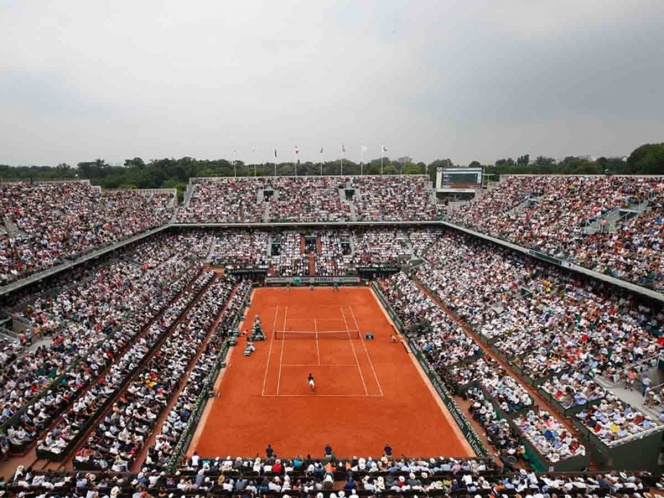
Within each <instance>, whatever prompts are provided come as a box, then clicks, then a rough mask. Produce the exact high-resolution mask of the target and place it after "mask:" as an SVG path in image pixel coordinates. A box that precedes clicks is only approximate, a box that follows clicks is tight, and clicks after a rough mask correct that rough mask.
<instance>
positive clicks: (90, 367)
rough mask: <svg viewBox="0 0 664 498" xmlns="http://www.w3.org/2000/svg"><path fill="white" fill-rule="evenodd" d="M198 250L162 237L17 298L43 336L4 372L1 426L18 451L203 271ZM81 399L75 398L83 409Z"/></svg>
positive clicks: (185, 240) (22, 313)
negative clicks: (193, 256)
mask: <svg viewBox="0 0 664 498" xmlns="http://www.w3.org/2000/svg"><path fill="white" fill-rule="evenodd" d="M197 249H198V243H197V242H196V241H193V240H192V239H191V238H190V237H187V236H181V235H169V236H159V237H156V238H154V239H152V240H150V241H147V242H141V243H139V244H138V245H136V246H135V247H133V248H131V249H130V250H128V251H126V252H124V254H123V256H122V257H121V258H119V259H113V260H111V261H107V262H104V263H100V264H98V265H94V266H92V267H90V268H87V269H83V270H80V271H79V273H78V274H77V278H75V279H74V280H73V281H72V280H68V279H67V278H65V277H61V278H60V279H59V280H58V284H59V287H56V288H57V289H58V291H57V292H56V293H55V294H54V293H53V292H51V291H50V289H49V290H48V291H47V292H42V291H37V293H35V294H28V295H26V296H23V298H22V299H21V300H19V302H18V303H17V304H16V306H15V308H14V310H13V315H14V317H15V319H16V320H19V321H21V322H23V323H25V326H26V327H29V329H30V330H32V331H33V332H34V334H35V337H37V338H39V339H38V340H39V342H38V343H37V344H35V346H34V347H32V348H29V349H26V350H25V351H23V352H22V353H21V354H20V355H19V356H18V357H17V358H15V359H14V360H13V361H11V362H9V363H6V364H4V365H3V369H2V370H1V371H0V407H1V408H0V412H1V413H2V418H1V419H0V424H2V425H0V432H1V431H3V430H6V432H7V434H9V435H13V437H11V436H10V442H11V447H10V449H11V451H12V452H13V453H22V452H23V451H24V450H25V448H26V447H27V446H28V445H29V444H30V443H31V442H32V441H34V440H35V439H36V438H37V437H38V436H39V435H41V434H43V433H44V431H45V430H46V428H48V427H49V426H50V425H51V424H52V422H53V421H54V420H55V418H57V417H58V416H59V415H60V414H61V413H63V412H64V410H65V409H66V408H68V407H69V406H70V405H71V404H72V403H73V402H74V401H75V400H77V398H78V397H79V396H80V394H81V393H82V392H83V391H84V390H85V389H86V388H87V387H88V386H89V385H90V384H91V383H93V382H94V381H95V380H96V379H99V378H100V376H101V375H102V373H103V372H104V370H105V368H106V367H107V366H108V365H109V364H110V363H112V362H113V361H114V360H115V359H117V358H119V357H121V356H122V354H123V353H124V352H125V351H127V350H128V349H129V348H130V347H131V346H132V344H133V343H134V342H135V340H136V338H137V335H138V334H139V332H140V331H141V329H142V328H143V327H145V326H146V325H147V324H148V323H149V322H150V321H151V320H153V319H154V318H156V317H157V316H158V315H159V314H160V313H162V311H164V310H167V309H168V307H169V305H172V304H171V301H172V300H173V299H174V298H175V297H176V296H177V295H178V294H179V293H180V292H181V291H182V290H183V289H185V288H186V287H187V285H189V283H190V282H191V281H193V280H194V279H195V278H196V276H197V275H199V274H200V271H201V265H200V263H199V262H197V261H196V260H195V259H191V258H190V255H191V254H192V251H196V250H197ZM141 258H145V259H144V261H145V263H144V264H140V263H138V262H136V261H140V260H141ZM69 279H71V276H69ZM84 402H85V400H84V399H83V400H81V399H79V400H78V401H77V403H79V405H78V406H79V407H80V408H81V409H83V404H84ZM92 402H95V403H96V401H94V400H92Z"/></svg>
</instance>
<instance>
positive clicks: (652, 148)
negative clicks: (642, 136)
mask: <svg viewBox="0 0 664 498" xmlns="http://www.w3.org/2000/svg"><path fill="white" fill-rule="evenodd" d="M627 165H628V166H629V168H630V170H631V171H633V172H634V173H641V174H646V175H662V174H664V143H659V144H645V145H642V146H640V147H637V148H636V149H634V151H632V153H631V154H630V155H629V157H628V158H627Z"/></svg>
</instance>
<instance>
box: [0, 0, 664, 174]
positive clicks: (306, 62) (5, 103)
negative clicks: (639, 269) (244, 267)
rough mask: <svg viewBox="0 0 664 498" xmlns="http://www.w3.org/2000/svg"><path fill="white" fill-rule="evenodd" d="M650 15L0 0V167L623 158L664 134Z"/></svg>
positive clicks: (576, 3)
mask: <svg viewBox="0 0 664 498" xmlns="http://www.w3.org/2000/svg"><path fill="white" fill-rule="evenodd" d="M663 26H664V1H663V0H619V1H616V0H555V1H554V0H551V1H538V0H519V1H515V0H500V1H496V0H463V1H461V0H459V1H451V0H450V1H447V0H408V1H407V0H352V1H351V0H339V1H335V2H332V1H325V0H315V1H312V0H266V1H262V2H258V1H254V0H237V1H230V0H228V1H222V0H214V1H195V0H193V1H187V2H185V1H181V0H180V1H150V0H141V1H136V0H133V1H124V0H113V1H112V2H109V1H108V0H106V1H98V0H80V1H68V0H58V1H56V2H53V1H37V0H31V1H8V0H0V47H1V48H0V113H1V115H2V119H1V120H0V164H57V163H59V162H63V161H64V162H68V163H71V164H75V163H77V162H79V161H84V160H92V159H95V158H97V157H101V158H105V159H106V160H107V161H109V162H122V161H123V160H124V159H125V158H128V157H134V156H140V157H143V158H144V159H145V160H148V159H152V158H162V157H181V156H193V157H196V158H210V159H211V158H219V157H226V158H231V157H232V151H233V150H234V149H235V150H237V157H238V158H240V159H244V160H245V161H248V162H253V161H265V160H267V159H272V157H273V156H272V151H273V149H274V148H275V147H276V148H278V150H279V158H280V159H282V160H290V159H291V158H292V157H293V149H294V147H295V145H297V146H298V147H299V148H300V150H301V153H300V156H301V158H302V159H303V160H318V159H319V158H321V157H322V158H323V159H333V158H336V157H339V156H340V155H341V144H342V143H343V144H345V146H346V149H347V154H346V157H348V158H349V159H353V160H359V159H360V145H361V144H362V143H364V144H366V146H367V147H368V148H369V150H368V151H367V152H366V153H365V160H367V159H370V158H373V157H378V156H379V154H380V146H381V144H386V145H387V147H388V149H389V153H388V155H390V156H393V157H397V156H403V155H409V156H412V157H413V158H415V159H416V160H418V161H419V160H422V161H425V162H429V161H432V160H433V159H437V158H445V157H450V158H451V159H452V160H453V161H454V162H455V163H458V164H467V163H468V162H470V161H471V160H474V159H478V160H480V161H482V162H494V161H495V160H496V159H498V158H500V157H507V156H513V157H516V156H518V155H521V154H524V153H530V154H531V156H536V155H540V154H542V155H549V156H554V157H563V156H567V155H586V154H587V155H595V156H600V155H607V156H609V155H625V154H628V153H629V152H631V150H632V149H634V148H635V147H636V146H638V145H641V144H643V143H646V142H661V141H664V29H663V28H662V27H663ZM321 146H322V147H324V153H323V154H319V150H320V147H321ZM252 147H256V148H257V151H256V152H255V153H252V152H251V149H252Z"/></svg>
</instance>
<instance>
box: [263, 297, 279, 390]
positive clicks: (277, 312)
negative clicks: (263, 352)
mask: <svg viewBox="0 0 664 498" xmlns="http://www.w3.org/2000/svg"><path fill="white" fill-rule="evenodd" d="M278 314H279V306H277V309H276V310H274V321H273V322H272V337H271V338H270V349H269V350H268V352H267V363H266V364H265V377H263V390H262V391H261V394H262V395H263V396H265V384H267V371H268V369H269V368H270V358H272V345H273V344H274V332H275V331H276V330H277V315H278Z"/></svg>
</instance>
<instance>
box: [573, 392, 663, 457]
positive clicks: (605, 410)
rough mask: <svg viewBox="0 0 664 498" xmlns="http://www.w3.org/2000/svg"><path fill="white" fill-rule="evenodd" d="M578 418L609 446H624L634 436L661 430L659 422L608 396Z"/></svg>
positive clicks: (586, 409)
mask: <svg viewBox="0 0 664 498" xmlns="http://www.w3.org/2000/svg"><path fill="white" fill-rule="evenodd" d="M576 418H577V419H578V420H580V421H581V422H582V423H583V425H585V426H586V427H588V428H589V429H590V430H591V431H592V432H593V434H595V436H597V437H598V438H599V439H600V440H601V441H602V442H603V443H604V444H606V445H607V446H615V445H618V444H622V443H624V442H626V441H627V440H628V439H630V438H631V437H632V436H643V435H645V434H647V433H648V432H652V431H655V430H659V429H660V427H659V426H660V422H659V421H654V420H652V419H651V418H650V417H649V416H648V415H645V414H643V413H641V412H640V411H639V410H636V409H635V408H633V407H632V406H630V405H628V404H627V403H623V402H622V401H620V400H619V399H616V398H615V397H614V396H607V397H606V398H604V399H602V400H601V401H600V402H599V403H598V404H595V405H593V406H589V407H587V408H585V409H584V410H583V411H582V412H580V413H577V414H576Z"/></svg>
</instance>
